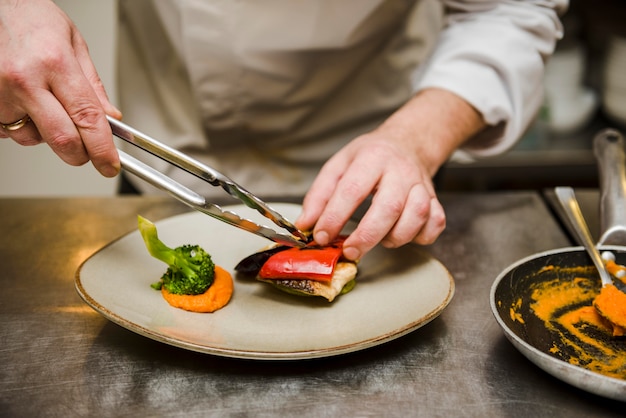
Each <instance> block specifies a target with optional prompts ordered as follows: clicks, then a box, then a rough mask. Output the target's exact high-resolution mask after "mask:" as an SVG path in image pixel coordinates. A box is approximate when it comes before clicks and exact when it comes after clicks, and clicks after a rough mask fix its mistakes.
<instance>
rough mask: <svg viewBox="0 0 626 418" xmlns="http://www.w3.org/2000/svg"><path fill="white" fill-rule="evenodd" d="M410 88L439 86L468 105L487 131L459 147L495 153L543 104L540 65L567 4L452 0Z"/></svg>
mask: <svg viewBox="0 0 626 418" xmlns="http://www.w3.org/2000/svg"><path fill="white" fill-rule="evenodd" d="M443 3H444V6H445V20H444V28H443V30H442V33H441V35H440V37H439V39H438V42H437V44H436V46H435V48H434V50H433V53H432V55H431V56H430V57H429V59H428V61H427V62H426V63H425V65H424V66H422V67H421V68H420V70H419V71H418V72H417V73H416V74H415V80H414V81H415V87H416V91H419V90H422V89H425V88H428V87H438V88H442V89H446V90H449V91H452V92H454V93H455V94H457V95H459V96H460V97H462V98H464V99H465V100H467V101H468V102H469V103H470V104H472V105H473V106H474V107H475V108H476V109H477V110H478V111H479V112H480V113H481V114H482V115H483V118H484V119H485V121H486V122H487V123H488V124H489V125H490V127H489V128H488V129H487V130H486V131H484V132H482V133H481V134H480V135H479V136H477V137H476V138H473V139H472V140H470V141H469V142H468V143H467V144H466V145H465V146H464V147H463V149H464V150H465V151H467V152H469V153H470V155H472V156H474V157H487V156H491V155H496V154H500V153H502V152H504V151H506V150H508V149H509V148H510V147H512V146H513V145H514V144H515V142H516V141H517V140H518V139H519V137H520V136H521V135H522V134H523V133H524V131H525V129H526V128H527V127H528V125H529V124H530V122H531V121H532V120H533V118H534V116H535V115H536V113H537V111H538V110H539V108H540V106H541V104H542V100H543V75H544V67H545V64H546V60H547V59H548V57H549V56H550V55H551V54H552V53H553V51H554V48H555V45H556V42H557V41H558V39H560V38H561V37H562V36H563V28H562V25H561V22H560V20H559V14H561V13H564V12H565V10H566V9H567V6H568V1H567V0H554V1H549V0H502V1H495V0H456V1H454V0H452V1H443Z"/></svg>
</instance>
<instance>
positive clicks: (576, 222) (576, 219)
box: [554, 187, 613, 286]
mask: <svg viewBox="0 0 626 418" xmlns="http://www.w3.org/2000/svg"><path fill="white" fill-rule="evenodd" d="M554 191H555V193H556V196H557V198H558V200H559V203H560V204H561V206H562V207H563V210H564V211H565V214H566V215H567V218H568V220H569V221H570V224H571V226H572V228H573V230H574V231H575V232H576V235H577V236H578V240H579V241H580V244H581V245H582V246H583V247H585V250H587V252H588V253H589V256H590V257H591V261H593V264H594V265H595V266H596V269H597V270H598V274H599V275H600V280H601V281H602V285H603V286H606V285H607V284H612V283H613V280H612V279H611V275H610V274H609V272H608V271H607V269H606V266H605V265H604V262H603V261H602V256H601V255H600V252H599V251H598V249H597V248H596V246H595V244H594V242H593V238H591V232H589V227H588V226H587V222H585V218H584V217H583V214H582V212H581V210H580V206H579V205H578V200H576V195H575V194H574V189H572V188H571V187H556V188H555V189H554Z"/></svg>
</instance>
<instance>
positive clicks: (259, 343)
mask: <svg viewBox="0 0 626 418" xmlns="http://www.w3.org/2000/svg"><path fill="white" fill-rule="evenodd" d="M272 207H274V208H275V209H277V210H279V211H280V212H281V213H283V214H284V215H285V216H287V217H292V218H295V217H296V216H297V215H298V214H299V213H300V211H301V207H300V206H299V205H293V204H285V203H273V204H272ZM224 209H225V210H233V211H236V212H239V213H243V212H245V211H246V208H245V207H243V206H242V205H235V206H228V207H224ZM249 218H250V219H253V220H257V222H263V219H264V218H263V217H262V216H261V215H256V214H255V213H250V215H249ZM155 224H156V225H157V228H158V231H159V236H160V238H161V239H162V240H163V241H164V242H166V243H168V244H170V245H171V246H176V245H180V244H186V243H189V242H192V243H197V244H199V245H200V246H202V247H203V248H205V249H208V250H209V251H210V253H211V256H212V258H213V260H214V261H215V263H216V264H219V265H220V266H222V267H224V269H226V270H227V271H228V272H229V273H231V274H233V275H234V266H235V265H237V263H238V262H239V261H241V260H242V259H244V258H246V257H247V256H249V255H250V254H253V253H254V252H256V251H258V249H259V248H262V247H263V246H264V245H267V240H265V239H263V238H261V237H258V236H255V235H252V234H250V233H249V232H246V231H243V230H239V229H234V228H233V227H232V226H230V225H227V224H226V223H224V222H216V221H213V220H211V219H209V218H207V216H206V215H204V214H202V213H199V212H190V213H185V214H181V215H176V216H172V217H169V218H167V219H161V220H159V221H157V222H155ZM347 230H349V228H347ZM216 243H218V245H216ZM163 271H164V265H163V263H162V262H160V261H158V260H156V259H154V257H152V256H151V255H150V254H149V253H148V252H147V251H146V246H145V243H144V242H143V239H142V237H141V234H140V233H139V231H138V230H136V229H135V230H134V231H131V232H129V233H128V234H127V235H125V236H123V237H120V238H119V239H116V240H114V241H113V242H111V243H109V244H107V245H105V246H104V247H103V248H101V249H99V250H98V251H97V252H95V253H94V254H93V255H91V256H90V257H89V258H88V259H87V260H85V262H84V263H83V264H82V265H81V266H80V268H79V269H78V271H77V273H76V283H75V284H76V290H77V291H78V294H79V295H80V296H81V298H82V299H83V300H84V301H85V302H86V303H87V304H88V305H89V306H91V307H92V308H93V309H95V310H96V311H97V312H99V313H100V314H101V315H103V316H104V317H105V318H107V319H109V320H110V321H112V322H114V323H116V324H118V325H120V326H122V327H125V328H127V329H129V330H131V331H133V332H135V333H137V334H140V335H143V336H145V337H147V338H150V339H154V340H156V341H160V342H162V343H165V344H170V345H173V346H177V347H180V348H184V349H187V350H192V351H198V352H202V353H207V354H212V355H217V356H224V357H235V358H244V359H255V360H287V361H292V360H296V359H311V358H321V357H329V356H335V355H340V354H345V353H350V352H354V351H359V350H363V349H366V348H369V347H373V346H377V345H380V344H384V343H386V342H388V341H391V340H394V339H396V338H399V337H401V336H403V335H405V334H407V333H409V332H412V331H415V330H417V329H418V328H421V327H422V326H424V325H425V324H427V323H429V322H430V321H432V320H433V319H435V318H437V317H438V316H439V315H440V314H441V312H443V310H444V309H445V308H446V307H447V306H448V304H449V303H450V301H451V299H452V297H453V295H454V280H453V278H452V276H451V275H450V273H449V272H448V270H447V269H446V268H445V266H443V265H442V264H441V263H440V262H439V261H438V260H436V259H434V258H433V257H432V256H431V255H430V254H429V253H428V252H426V251H424V250H423V249H421V248H419V247H417V246H405V247H402V248H398V249H395V250H391V249H386V248H383V247H376V248H374V249H373V250H372V251H370V252H369V253H368V255H367V257H364V258H363V260H361V261H360V262H359V273H358V274H359V276H358V279H357V280H358V282H359V284H358V285H357V286H356V287H355V288H354V290H353V291H352V292H351V294H349V295H346V296H350V297H339V298H337V299H335V301H334V302H333V303H332V304H329V303H327V302H326V301H325V300H324V299H322V298H297V299H296V298H295V297H294V296H292V295H289V294H286V293H284V292H278V291H275V289H273V288H271V287H270V286H267V285H265V284H264V283H259V282H257V281H255V280H236V279H235V286H236V289H235V291H234V292H233V294H232V298H231V300H230V302H229V303H228V305H226V306H225V307H224V308H222V309H220V310H218V311H216V312H214V313H212V314H198V313H195V312H189V311H185V310H182V309H174V308H172V307H171V306H170V305H169V304H168V303H165V301H164V300H163V296H162V294H161V293H160V292H156V291H155V290H153V289H152V288H151V287H150V285H151V284H153V283H154V282H155V281H156V280H158V278H159V277H160V276H161V275H162V274H163ZM372 306H376V309H372ZM380 312H385V315H381V314H380ZM338 318H341V319H340V320H338Z"/></svg>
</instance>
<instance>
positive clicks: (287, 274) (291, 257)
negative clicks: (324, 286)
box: [259, 237, 344, 282]
mask: <svg viewBox="0 0 626 418" xmlns="http://www.w3.org/2000/svg"><path fill="white" fill-rule="evenodd" d="M343 241H344V238H343V237H342V238H340V239H338V240H336V241H334V242H333V243H332V244H331V245H329V246H327V247H320V246H318V245H317V244H315V242H313V243H311V244H309V245H307V246H306V247H304V248H290V249H288V250H285V251H281V252H279V253H276V254H274V255H272V256H271V257H270V258H269V259H268V260H267V261H266V262H265V264H263V267H261V270H260V271H259V277H260V278H262V279H309V280H317V281H324V282H325V281H330V280H331V279H332V277H333V272H334V271H335V266H336V265H337V261H339V258H340V257H341V254H342V252H343V249H342V246H341V245H342V243H343Z"/></svg>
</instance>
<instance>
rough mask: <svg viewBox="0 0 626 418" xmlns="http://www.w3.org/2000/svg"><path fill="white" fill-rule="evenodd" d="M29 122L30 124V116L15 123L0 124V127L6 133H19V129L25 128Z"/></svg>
mask: <svg viewBox="0 0 626 418" xmlns="http://www.w3.org/2000/svg"><path fill="white" fill-rule="evenodd" d="M28 122H30V116H28V115H26V116H24V117H23V118H22V119H19V120H16V121H15V122H11V123H2V122H0V127H2V129H4V130H5V131H17V130H18V129H20V128H23V127H24V125H26V124H27V123H28Z"/></svg>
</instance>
